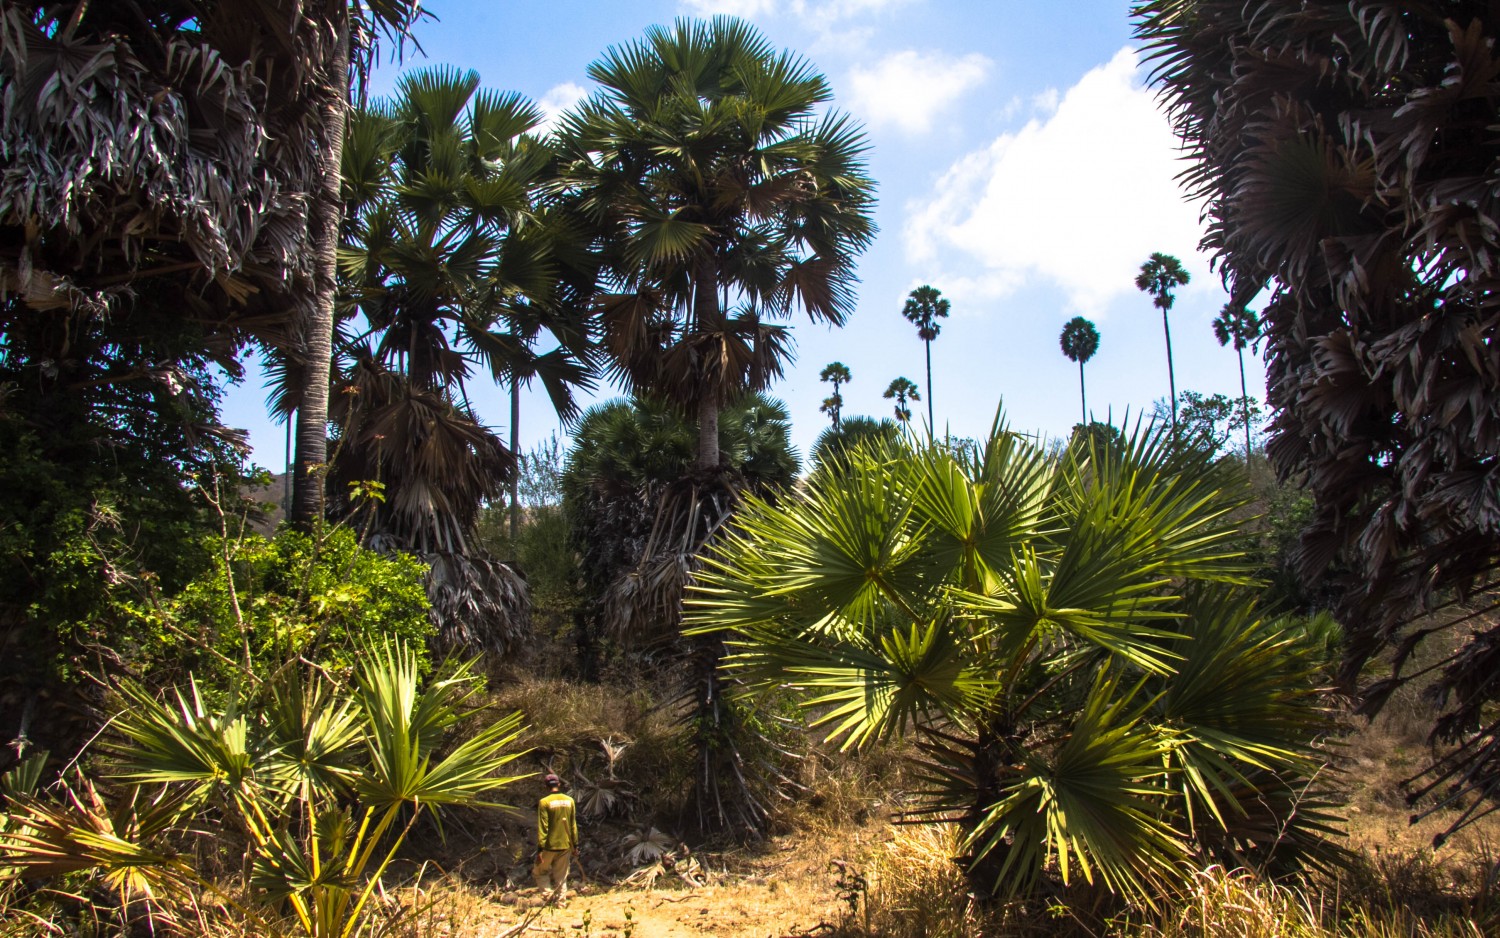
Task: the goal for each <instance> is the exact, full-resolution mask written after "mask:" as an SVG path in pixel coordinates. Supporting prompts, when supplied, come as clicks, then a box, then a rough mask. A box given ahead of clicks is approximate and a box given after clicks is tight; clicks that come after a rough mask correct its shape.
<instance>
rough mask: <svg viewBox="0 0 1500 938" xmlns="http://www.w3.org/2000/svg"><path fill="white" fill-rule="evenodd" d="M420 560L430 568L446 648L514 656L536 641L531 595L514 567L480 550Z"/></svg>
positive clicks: (434, 604)
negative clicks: (532, 620) (533, 633)
mask: <svg viewBox="0 0 1500 938" xmlns="http://www.w3.org/2000/svg"><path fill="white" fill-rule="evenodd" d="M418 556H420V557H421V558H422V561H423V562H424V563H426V564H427V565H428V568H429V569H428V573H427V599H428V601H429V602H431V603H432V617H433V620H434V621H435V622H436V624H437V627H438V639H439V641H441V642H442V643H443V644H444V645H446V646H447V647H449V648H453V649H458V650H461V651H464V652H467V653H470V654H473V653H477V652H481V651H492V652H496V653H498V654H502V655H508V654H513V653H515V652H516V650H517V649H519V648H521V647H522V646H523V645H524V644H525V642H526V641H527V640H528V639H530V638H531V594H530V590H529V589H528V588H527V585H526V580H525V578H524V577H522V576H521V574H519V573H517V572H516V570H515V568H514V567H512V566H510V565H509V564H506V563H502V562H501V561H499V560H496V559H495V558H493V557H490V556H489V555H487V554H485V553H483V552H482V551H481V550H480V549H479V548H478V547H477V546H475V547H470V548H469V549H468V550H467V551H466V552H462V553H447V552H443V553H437V552H434V553H424V554H419V555H418Z"/></svg>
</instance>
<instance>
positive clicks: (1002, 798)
mask: <svg viewBox="0 0 1500 938" xmlns="http://www.w3.org/2000/svg"><path fill="white" fill-rule="evenodd" d="M1138 691H1139V687H1137V688H1136V689H1135V690H1131V689H1129V688H1126V687H1124V686H1123V685H1121V684H1120V682H1119V679H1118V678H1117V677H1115V676H1110V675H1101V677H1100V679H1099V681H1097V682H1096V683H1095V685H1094V688H1093V690H1092V692H1091V693H1090V694H1089V697H1088V700H1087V701H1086V702H1085V704H1084V706H1083V709H1082V711H1081V713H1080V714H1079V715H1078V719H1077V721H1076V722H1074V723H1073V725H1072V727H1071V729H1070V732H1069V734H1068V736H1067V738H1066V739H1064V740H1063V741H1062V742H1061V744H1060V745H1059V746H1058V747H1057V748H1056V749H1055V750H1050V751H1047V750H1044V751H1032V752H1028V753H1026V754H1025V755H1024V756H1023V757H1022V761H1021V762H1020V764H1018V765H1016V766H1014V767H1013V768H1012V770H1011V772H1012V774H1010V775H1008V777H1006V778H1005V779H1004V780H1003V781H1002V783H1001V785H1000V786H999V799H998V800H997V801H996V802H995V803H994V804H992V805H990V806H988V807H987V808H986V810H985V814H984V816H983V817H982V818H981V819H980V821H979V823H978V824H977V825H975V827H974V829H973V830H972V831H971V832H970V834H969V837H968V839H967V842H966V844H967V846H968V847H969V848H970V849H972V850H973V851H974V853H975V859H976V862H978V861H982V860H984V859H985V858H986V857H987V856H988V855H989V854H991V853H992V852H998V863H999V870H998V873H997V878H996V887H997V889H998V890H1000V891H1003V892H1006V893H1008V894H1010V895H1016V894H1020V893H1023V892H1025V891H1027V890H1028V889H1029V888H1030V886H1031V885H1032V884H1034V883H1035V881H1036V880H1037V878H1038V877H1039V876H1041V875H1042V874H1043V873H1045V872H1047V871H1048V870H1050V869H1054V868H1055V869H1056V871H1057V875H1058V876H1059V877H1060V878H1061V879H1062V881H1063V883H1064V884H1067V883H1069V882H1071V881H1072V879H1073V876H1074V875H1075V870H1076V873H1077V875H1080V876H1081V877H1082V878H1083V879H1084V880H1085V881H1086V882H1088V883H1091V884H1092V883H1094V882H1095V881H1096V879H1097V880H1098V881H1099V882H1100V883H1102V884H1103V885H1105V886H1107V887H1108V888H1110V889H1111V890H1113V891H1115V892H1118V893H1124V894H1126V895H1130V896H1133V897H1135V898H1138V899H1143V900H1145V901H1147V902H1151V901H1153V900H1154V897H1155V896H1156V895H1159V890H1160V888H1161V886H1162V884H1163V882H1166V881H1170V880H1171V879H1172V878H1174V876H1175V874H1177V873H1178V872H1179V871H1180V868H1181V864H1182V863H1183V861H1184V860H1185V859H1186V856H1187V851H1186V848H1185V846H1184V845H1183V843H1182V838H1181V835H1180V834H1179V833H1178V832H1177V831H1175V830H1174V829H1173V828H1172V826H1171V825H1170V823H1168V821H1167V820H1166V819H1165V818H1164V817H1163V816H1162V803H1163V801H1164V799H1165V796H1166V794H1167V790H1166V789H1165V788H1164V787H1163V785H1162V783H1161V781H1160V778H1161V775H1162V770H1161V765H1162V760H1163V758H1164V757H1165V756H1166V755H1167V754H1168V753H1169V752H1170V751H1171V748H1172V740H1171V738H1170V737H1169V736H1167V735H1164V734H1157V733H1152V732H1148V731H1142V730H1143V729H1145V727H1144V725H1143V723H1142V717H1143V715H1144V714H1143V712H1142V708H1141V706H1140V703H1139V702H1138V701H1137V700H1136V698H1137V697H1138Z"/></svg>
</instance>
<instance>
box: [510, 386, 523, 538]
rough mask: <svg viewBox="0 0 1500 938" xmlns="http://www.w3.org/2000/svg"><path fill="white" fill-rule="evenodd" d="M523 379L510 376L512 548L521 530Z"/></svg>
mask: <svg viewBox="0 0 1500 938" xmlns="http://www.w3.org/2000/svg"><path fill="white" fill-rule="evenodd" d="M520 427H521V379H520V377H519V376H517V375H516V374H514V373H512V374H511V376H510V458H511V459H513V460H514V461H515V465H514V468H512V469H511V471H510V549H511V551H512V552H514V551H515V549H516V535H517V534H518V533H519V532H520V530H521V500H520V494H521V451H520V449H518V447H519V446H520V445H521V436H520V433H521V431H520Z"/></svg>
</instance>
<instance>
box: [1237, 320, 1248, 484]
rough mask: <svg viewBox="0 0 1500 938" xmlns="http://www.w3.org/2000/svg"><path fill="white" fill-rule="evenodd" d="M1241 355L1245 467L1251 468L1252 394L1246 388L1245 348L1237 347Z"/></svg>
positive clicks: (1241, 401) (1238, 353)
mask: <svg viewBox="0 0 1500 938" xmlns="http://www.w3.org/2000/svg"><path fill="white" fill-rule="evenodd" d="M1234 351H1235V354H1237V355H1239V357H1240V406H1241V407H1243V408H1244V409H1245V468H1246V469H1249V468H1250V394H1249V393H1248V392H1247V391H1246V390H1245V350H1244V349H1243V348H1237V349H1235V350H1234Z"/></svg>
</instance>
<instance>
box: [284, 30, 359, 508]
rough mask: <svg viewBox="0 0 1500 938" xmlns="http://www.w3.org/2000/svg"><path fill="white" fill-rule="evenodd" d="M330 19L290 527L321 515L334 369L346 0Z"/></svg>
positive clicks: (311, 222) (346, 69)
mask: <svg viewBox="0 0 1500 938" xmlns="http://www.w3.org/2000/svg"><path fill="white" fill-rule="evenodd" d="M327 10H328V15H329V16H330V17H331V18H333V22H334V23H335V24H336V27H335V38H334V45H333V49H332V50H331V53H332V54H331V55H330V57H329V60H328V62H327V63H326V65H325V67H324V69H323V73H322V76H321V79H322V87H321V88H320V89H318V91H317V92H316V93H317V95H318V98H319V99H320V100H319V102H318V112H319V122H318V138H319V139H318V152H319V154H320V157H321V158H320V159H319V173H318V180H317V189H316V191H315V192H314V193H313V199H312V206H311V210H310V213H309V218H308V233H309V236H310V239H311V241H312V250H313V290H314V296H313V304H312V308H311V309H310V310H308V312H307V320H306V323H305V326H304V333H303V338H302V340H303V348H302V353H303V355H304V356H305V359H306V361H305V370H304V374H303V379H304V381H305V385H304V387H303V388H302V396H301V400H300V401H299V404H298V407H297V461H296V465H295V466H294V467H293V472H292V510H291V520H292V523H293V524H296V525H298V526H299V527H303V528H306V527H308V526H310V525H312V524H313V523H314V522H316V521H318V520H320V519H321V518H322V517H323V482H322V474H321V473H320V472H317V471H316V469H317V468H318V467H319V466H321V465H323V464H324V463H325V462H327V461H328V383H329V374H330V372H331V370H332V366H333V321H334V309H333V307H334V298H335V295H336V292H337V290H338V279H337V277H338V267H337V264H338V247H339V226H340V224H341V222H342V221H343V204H342V203H341V202H340V200H339V186H340V183H341V181H342V164H343V159H344V120H345V116H346V114H347V112H348V109H349V39H350V36H349V9H348V6H347V5H346V4H345V2H344V0H336V2H333V3H329V4H328V5H327Z"/></svg>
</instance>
